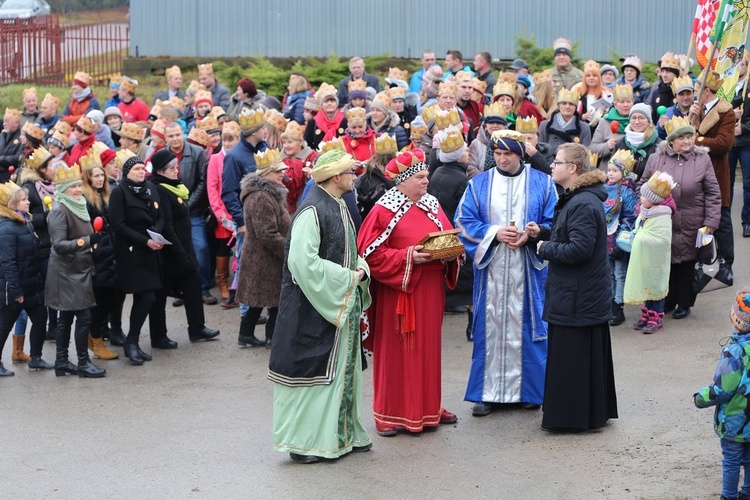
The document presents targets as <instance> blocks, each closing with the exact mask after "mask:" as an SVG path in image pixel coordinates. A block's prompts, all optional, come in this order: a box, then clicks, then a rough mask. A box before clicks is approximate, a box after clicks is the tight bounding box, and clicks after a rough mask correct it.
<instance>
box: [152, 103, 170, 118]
mask: <svg viewBox="0 0 750 500" xmlns="http://www.w3.org/2000/svg"><path fill="white" fill-rule="evenodd" d="M167 104H169V103H167ZM163 108H164V101H156V102H155V103H154V105H153V106H151V110H150V111H149V112H148V114H149V115H153V116H159V112H160V111H161V110H162V109H163Z"/></svg>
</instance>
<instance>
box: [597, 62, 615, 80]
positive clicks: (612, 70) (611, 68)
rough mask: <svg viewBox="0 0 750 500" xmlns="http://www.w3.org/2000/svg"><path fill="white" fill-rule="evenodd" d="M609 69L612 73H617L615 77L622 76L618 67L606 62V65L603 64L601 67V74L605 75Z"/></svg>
mask: <svg viewBox="0 0 750 500" xmlns="http://www.w3.org/2000/svg"><path fill="white" fill-rule="evenodd" d="M607 71H611V72H612V73H614V74H615V78H617V77H618V76H620V72H619V71H617V68H615V67H614V66H612V65H611V64H604V65H602V67H601V68H599V74H600V75H603V74H604V73H606V72H607Z"/></svg>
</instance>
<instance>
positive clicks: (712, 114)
mask: <svg viewBox="0 0 750 500" xmlns="http://www.w3.org/2000/svg"><path fill="white" fill-rule="evenodd" d="M731 110H732V105H731V104H730V103H728V102H727V101H725V100H724V99H719V102H717V103H716V105H715V106H714V107H713V108H711V110H710V111H709V112H708V114H707V115H706V116H704V117H703V121H701V124H700V125H699V126H698V133H699V134H700V135H706V132H708V131H709V130H711V129H712V128H713V126H714V125H716V124H717V123H719V120H720V119H721V115H723V114H724V113H726V112H727V111H731Z"/></svg>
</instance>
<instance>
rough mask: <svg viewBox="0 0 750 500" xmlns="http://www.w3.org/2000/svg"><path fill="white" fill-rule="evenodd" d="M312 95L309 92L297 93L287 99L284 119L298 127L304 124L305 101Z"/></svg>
mask: <svg viewBox="0 0 750 500" xmlns="http://www.w3.org/2000/svg"><path fill="white" fill-rule="evenodd" d="M310 94H312V92H310V91H309V90H305V91H304V92H297V93H296V94H293V95H291V96H290V97H289V100H287V102H286V110H285V111H284V118H286V119H287V120H290V121H291V120H294V121H295V122H297V123H299V124H300V125H304V124H305V99H307V97H308V96H309V95H310Z"/></svg>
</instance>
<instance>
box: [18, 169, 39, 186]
mask: <svg viewBox="0 0 750 500" xmlns="http://www.w3.org/2000/svg"><path fill="white" fill-rule="evenodd" d="M41 180H42V176H41V175H39V172H37V170H36V169H35V168H29V167H24V168H22V169H21V173H20V174H19V175H18V185H19V186H23V185H24V184H26V183H27V182H31V183H34V182H36V181H41Z"/></svg>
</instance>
